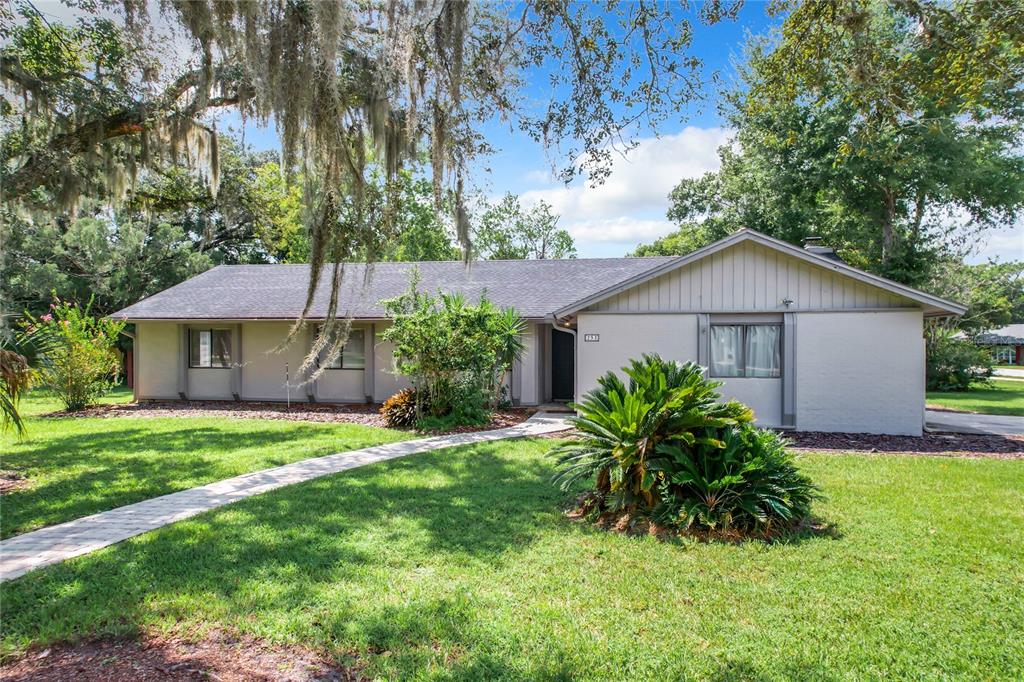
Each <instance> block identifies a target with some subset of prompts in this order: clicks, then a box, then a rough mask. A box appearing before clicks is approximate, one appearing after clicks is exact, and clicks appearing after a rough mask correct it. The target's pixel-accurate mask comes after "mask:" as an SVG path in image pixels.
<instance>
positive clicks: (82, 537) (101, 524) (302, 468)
mask: <svg viewBox="0 0 1024 682" xmlns="http://www.w3.org/2000/svg"><path fill="white" fill-rule="evenodd" d="M568 428H570V427H569V424H568V422H566V420H565V416H564V415H555V414H549V413H544V412H542V413H538V414H535V415H534V416H532V417H530V418H529V419H528V420H526V421H525V422H523V423H522V424H518V425H516V426H512V427H509V428H505V429H495V430H493V431H477V432H475V433H458V434H452V435H448V436H435V437H432V438H420V439H417V440H407V441H403V442H399V443H388V444H387V445H377V446H374V447H370V448H363V449H362V450H352V451H349V452H339V453H337V454H334V455H327V456H325V457H314V458H311V459H304V460H302V461H299V462H293V463H291V464H286V465H284V466H279V467H275V468H273V469H264V470H262V471H255V472H253V473H251V474H243V475H241V476H235V477H234V478H227V479H224V480H223V481H217V482H216V483H209V484H207V485H203V486H199V487H198V488H191V489H189V490H182V491H180V492H176V493H171V494H170V495H164V496H162V497H154V498H153V499H150V500H145V501H143V502H136V503H135V504H129V505H127V506H124V507H118V508H117V509H111V510H109V511H105V512H100V513H98V514H92V515H91V516H83V517H82V518H80V519H75V520H74V521H68V522H67V523H61V524H59V525H56V526H49V527H47V528H41V529H40V530H37V531H33V532H31V533H25V534H24V535H17V536H15V537H13V538H8V539H7V540H4V541H2V542H0V581H3V580H10V579H11V578H17V577H18V576H21V575H24V574H25V573H28V572H29V571H31V570H33V569H36V568H39V567H41V566H47V565H49V564H55V563H57V562H60V561H64V560H65V559H70V558H71V557H76V556H81V555H82V554H88V553H89V552H94V551H96V550H97V549H101V548H103V547H106V546H108V545H113V544H115V543H117V542H121V541H122V540H127V539H128V538H130V537H133V536H135V535H140V534H142V533H145V532H148V531H151V530H155V529H157V528H160V527H161V526H166V525H168V524H170V523H175V522H176V521H181V520H182V519H187V518H189V517H190V516H195V515H196V514H200V513H202V512H205V511H209V510H211V509H216V508H217V507H222V506H224V505H225V504H231V503H232V502H237V501H238V500H243V499H245V498H247V497H252V496H253V495H259V494H260V493H265V492H267V491H268V490H273V489H275V488H280V487H283V486H286V485H291V484H293V483H299V482H301V481H308V480H310V479H313V478H318V477H320V476H326V475H327V474H334V473H337V472H339V471H346V470H348V469H354V468H356V467H360V466H363V465H364V464H372V463H374V462H383V461H385V460H389V459H395V458H397V457H404V456H406V455H412V454H415V453H418V452H426V451H428V450H437V449H440V448H448V447H452V446H455V445H466V444H469V443H483V442H486V441H493V440H501V439H504V438H523V437H529V436H539V435H543V434H546V433H554V432H556V431H564V430H566V429H568Z"/></svg>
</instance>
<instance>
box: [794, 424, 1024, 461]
mask: <svg viewBox="0 0 1024 682" xmlns="http://www.w3.org/2000/svg"><path fill="white" fill-rule="evenodd" d="M785 435H786V437H787V438H789V439H790V440H792V441H793V448H792V449H793V450H798V451H800V450H802V451H807V452H857V453H877V454H885V455H928V456H940V457H988V458H992V459H1024V437H1022V436H984V435H968V434H960V433H926V434H925V435H923V436H921V437H919V438H918V437H916V436H876V435H871V434H865V433H817V432H807V431H787V432H786V433H785Z"/></svg>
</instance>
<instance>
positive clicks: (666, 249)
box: [628, 223, 715, 258]
mask: <svg viewBox="0 0 1024 682" xmlns="http://www.w3.org/2000/svg"><path fill="white" fill-rule="evenodd" d="M713 241H715V237H714V236H713V234H712V232H711V231H710V230H708V229H707V228H705V227H704V226H703V225H700V224H698V223H687V224H686V225H684V226H683V227H681V228H679V229H678V230H676V231H675V232H672V233H671V234H667V235H665V236H664V237H660V238H658V239H655V240H654V241H653V242H651V243H650V244H640V245H639V246H637V247H636V249H635V250H634V251H633V252H632V253H630V254H628V255H629V256H634V257H637V258H639V257H643V256H685V255H686V254H688V253H690V252H692V251H696V250H697V249H700V248H703V247H705V246H707V245H708V244H710V243H711V242H713Z"/></svg>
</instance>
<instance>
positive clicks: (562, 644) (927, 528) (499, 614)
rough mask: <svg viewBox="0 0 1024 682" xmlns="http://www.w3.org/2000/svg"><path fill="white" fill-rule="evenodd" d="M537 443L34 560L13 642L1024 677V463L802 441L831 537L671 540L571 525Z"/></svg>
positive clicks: (8, 622) (434, 673) (418, 664)
mask: <svg viewBox="0 0 1024 682" xmlns="http://www.w3.org/2000/svg"><path fill="white" fill-rule="evenodd" d="M204 428H205V427H204ZM551 444H552V442H551V441H547V440H540V441H525V442H522V441H520V442H514V443H513V442H502V443H491V444H481V445H476V446H471V447H464V448H459V449H454V450H442V451H437V452H433V453H428V454H422V455H415V456H412V457H409V458H406V459H402V460H396V461H392V462H387V463H382V464H377V465H372V466H368V467H365V468H361V469H357V470H354V471H351V472H346V473H344V474H339V475H335V476H331V477H325V478H322V479H317V480H315V481H310V482H307V483H304V484H300V485H296V486H291V487H288V488H284V489H281V490H277V491H274V492H271V493H268V494H265V495H261V496H258V497H255V498H252V499H249V500H246V501H243V502H241V503H238V504H235V505H231V506H229V507H226V508H223V509H220V510H217V511H214V512H211V513H207V514H203V515H201V516H198V517H196V518H194V519H191V520H188V521H185V522H182V523H178V524H176V525H174V526H171V527H168V528H165V529H162V530H159V531H156V532H153V533H149V534H146V535H143V536H140V537H138V538H135V539H133V540H130V541H128V542H125V543H122V544H120V545H117V546H114V547H111V548H108V549H106V550H103V551H101V552H97V553H95V554H92V555H89V556H85V557H80V558H78V559H75V560H72V561H69V562H66V563H64V564H61V565H57V566H52V567H49V568H47V569H44V570H41V571H38V572H35V573H30V574H28V575H26V576H24V577H22V578H19V579H18V580H16V581H14V582H12V583H8V584H5V585H4V586H3V587H2V593H3V594H2V597H3V604H4V625H3V633H2V636H3V645H4V647H5V650H6V651H7V652H8V653H11V652H18V651H21V650H23V649H24V648H25V647H26V646H27V645H30V644H33V643H35V644H45V643H48V642H51V641H53V640H57V639H62V638H70V637H76V636H86V635H96V634H104V633H126V634H130V633H135V632H139V631H142V630H164V629H175V630H177V631H185V630H187V631H191V632H201V631H202V627H203V626H214V627H226V628H229V629H236V630H238V631H243V632H246V633H251V634H253V635H256V636H259V637H264V638H266V639H268V640H270V641H273V642H281V643H301V644H304V645H306V646H311V647H314V648H317V649H321V650H324V651H327V652H330V653H332V654H333V655H335V656H337V657H338V658H339V659H340V660H341V661H343V662H348V663H351V662H354V661H358V662H359V664H360V665H362V666H365V669H364V672H365V674H366V675H367V676H369V677H371V678H372V677H380V678H388V679H403V680H404V679H432V680H476V679H509V680H522V679H566V680H567V679H581V680H588V679H590V680H606V679H624V678H626V677H628V678H630V679H638V680H642V679H648V680H662V679H711V680H726V679H759V680H760V679H777V680H783V679H785V680H789V679H825V680H828V679H836V680H838V679H844V680H845V679H878V678H883V677H884V678H889V679H907V678H913V679H970V678H973V679H1021V678H1022V677H1024V542H1021V533H1022V529H1024V462H1021V461H1000V460H982V459H945V458H925V457H888V456H854V455H848V456H836V455H816V456H805V457H803V459H802V461H803V466H804V467H805V468H806V470H807V471H808V472H809V473H810V474H811V475H812V476H813V477H814V478H815V480H817V481H818V482H819V483H820V484H821V485H822V486H823V487H824V491H825V493H826V495H827V496H828V499H827V501H825V502H823V503H820V504H819V505H818V506H817V511H818V514H819V515H820V517H821V518H822V519H824V520H825V521H827V522H829V523H830V524H832V525H833V527H834V531H835V532H834V533H832V534H830V535H819V536H815V537H806V538H802V539H797V540H793V541H790V542H788V543H784V544H776V545H765V544H763V543H758V542H751V543H746V544H740V545H731V544H721V543H714V544H700V543H693V542H682V543H666V542H659V541H657V540H655V539H652V538H648V537H641V538H633V537H624V536H621V535H615V534H611V533H606V532H603V531H599V530H596V529H594V528H592V527H589V526H584V525H580V524H575V523H572V522H570V521H569V520H567V519H566V518H565V517H564V516H563V515H562V513H561V509H562V508H563V506H564V505H565V504H566V503H567V496H566V495H565V494H563V493H561V492H559V491H558V490H557V489H555V488H554V487H552V486H551V485H550V483H549V478H550V475H551V473H552V466H551V460H550V458H549V457H548V456H547V454H546V453H547V450H548V449H549V448H550V447H551Z"/></svg>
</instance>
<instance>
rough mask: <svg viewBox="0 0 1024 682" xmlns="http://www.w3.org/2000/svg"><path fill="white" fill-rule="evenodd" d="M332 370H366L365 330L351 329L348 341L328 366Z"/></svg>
mask: <svg viewBox="0 0 1024 682" xmlns="http://www.w3.org/2000/svg"><path fill="white" fill-rule="evenodd" d="M328 367H330V368H331V369H366V332H365V330H363V329H350V330H349V332H348V340H347V341H346V342H345V347H344V348H343V349H342V351H341V355H339V356H338V357H337V358H336V359H335V360H334V362H332V363H331V364H330V365H328Z"/></svg>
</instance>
